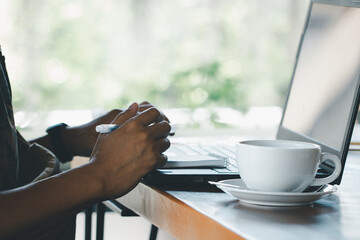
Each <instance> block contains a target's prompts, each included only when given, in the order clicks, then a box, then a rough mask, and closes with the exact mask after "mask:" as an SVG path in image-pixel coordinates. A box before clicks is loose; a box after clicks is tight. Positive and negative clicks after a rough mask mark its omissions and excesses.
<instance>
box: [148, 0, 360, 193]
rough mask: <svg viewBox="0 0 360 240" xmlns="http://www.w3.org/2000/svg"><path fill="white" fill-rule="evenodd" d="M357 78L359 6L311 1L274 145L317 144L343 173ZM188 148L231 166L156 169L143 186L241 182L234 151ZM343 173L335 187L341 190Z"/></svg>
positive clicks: (339, 0)
mask: <svg viewBox="0 0 360 240" xmlns="http://www.w3.org/2000/svg"><path fill="white" fill-rule="evenodd" d="M359 73H360V0H312V1H311V2H310V6H309V10H308V14H307V18H306V22H305V27H304V30H303V33H302V37H301V40H300V44H299V48H298V52H297V56H296V61H295V66H294V70H293V74H292V79H291V83H290V86H289V91H288V96H287V99H286V102H285V106H284V110H283V114H282V119H281V122H280V125H279V126H278V131H277V134H276V139H283V140H296V141H306V142H312V143H316V144H319V145H320V146H321V147H322V150H323V151H326V152H330V153H333V154H335V155H337V156H338V157H339V158H340V159H341V162H342V165H343V168H344V166H345V161H346V156H347V152H348V149H349V144H350V140H351V136H352V132H353V128H354V124H355V121H356V116H357V113H358V108H359V84H360V74H359ZM185 147H186V146H185ZM189 147H190V148H189V149H190V150H191V149H192V150H194V151H195V152H196V151H198V152H199V154H204V153H205V152H206V151H209V152H211V151H212V150H214V151H215V152H214V153H215V154H217V155H221V156H224V157H227V158H228V160H229V161H228V163H229V164H228V166H227V167H226V168H224V167H221V168H217V167H213V168H211V167H209V168H184V169H158V170H155V171H153V172H151V173H149V174H148V175H146V176H145V177H144V180H145V181H147V182H150V183H153V184H157V185H171V186H203V185H204V184H208V181H220V180H224V179H231V178H239V175H238V171H237V168H236V164H235V159H234V158H235V145H233V146H230V147H229V146H225V148H224V149H223V146H212V147H211V146H201V145H199V146H189ZM176 148H178V146H176V145H174V146H171V147H170V148H169V150H168V151H167V152H165V154H172V151H174V150H175V152H176V151H177V152H179V149H176ZM189 149H188V150H185V151H183V152H186V153H188V152H189ZM183 157H184V159H185V158H188V156H185V155H184V156H183ZM178 158H179V156H178ZM333 167H334V166H333V165H332V163H331V162H327V161H325V163H323V164H322V165H321V166H320V169H319V171H318V175H320V176H327V175H328V174H329V173H331V172H332V170H333ZM342 173H343V172H341V174H340V176H339V177H338V178H337V179H336V180H335V181H334V182H333V184H340V182H341V177H342ZM240 177H241V176H240Z"/></svg>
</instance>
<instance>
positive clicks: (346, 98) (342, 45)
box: [277, 1, 360, 181]
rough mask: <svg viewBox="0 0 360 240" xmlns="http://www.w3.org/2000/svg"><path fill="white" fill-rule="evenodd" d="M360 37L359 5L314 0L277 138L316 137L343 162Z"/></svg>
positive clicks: (352, 113) (352, 111) (359, 68)
mask: <svg viewBox="0 0 360 240" xmlns="http://www.w3.org/2000/svg"><path fill="white" fill-rule="evenodd" d="M359 5H360V4H359ZM359 43H360V8H357V7H349V6H338V5H331V4H323V3H317V1H313V3H312V6H311V8H310V11H309V15H308V19H307V23H306V26H305V30H304V33H303V36H302V40H301V44H300V48H299V51H298V56H297V62H296V66H295V70H294V72H293V78H292V83H291V87H290V91H289V94H288V99H287V103H286V106H285V111H284V114H283V118H282V121H281V124H280V127H279V130H278V134H277V138H278V139H290V140H300V141H310V142H314V143H318V144H320V145H321V146H322V149H323V151H327V152H332V153H334V154H336V155H337V156H338V157H339V158H340V159H341V160H342V162H343V164H344V163H345V159H346V153H347V149H348V144H349V141H350V137H351V133H352V129H353V124H354V121H355V116H356V113H357V109H358V101H359V99H358V94H359V93H358V92H359V81H360V76H359V74H360V44H359ZM340 179H341V177H340V178H339V181H340Z"/></svg>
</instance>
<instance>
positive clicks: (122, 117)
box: [112, 103, 139, 125]
mask: <svg viewBox="0 0 360 240" xmlns="http://www.w3.org/2000/svg"><path fill="white" fill-rule="evenodd" d="M138 109H139V105H138V104H137V103H133V104H131V105H130V107H129V108H128V109H126V110H125V111H124V112H122V113H120V114H118V115H117V116H116V118H115V119H114V121H113V122H112V123H114V124H118V125H122V124H124V123H125V122H126V121H128V120H129V119H131V118H133V117H135V116H136V115H137V112H138Z"/></svg>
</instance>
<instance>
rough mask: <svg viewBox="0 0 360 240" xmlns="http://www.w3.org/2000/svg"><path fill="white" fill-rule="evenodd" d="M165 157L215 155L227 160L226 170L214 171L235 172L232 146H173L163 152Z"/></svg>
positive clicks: (218, 170) (217, 169)
mask: <svg viewBox="0 0 360 240" xmlns="http://www.w3.org/2000/svg"><path fill="white" fill-rule="evenodd" d="M165 154H166V155H167V156H173V157H177V156H184V155H190V156H191V155H192V156H196V155H208V154H215V155H219V156H222V157H226V158H227V159H228V165H227V167H226V168H214V170H215V171H217V172H220V173H223V172H234V171H235V172H237V167H236V161H235V149H234V146H232V145H226V144H219V145H211V146H209V145H186V144H174V145H171V147H170V148H169V149H168V150H167V151H166V152H165Z"/></svg>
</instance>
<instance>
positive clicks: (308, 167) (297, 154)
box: [236, 140, 341, 192]
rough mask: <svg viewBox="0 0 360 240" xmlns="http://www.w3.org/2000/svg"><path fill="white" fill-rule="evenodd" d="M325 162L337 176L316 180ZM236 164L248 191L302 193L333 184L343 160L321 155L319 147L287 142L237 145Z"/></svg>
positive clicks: (255, 142)
mask: <svg viewBox="0 0 360 240" xmlns="http://www.w3.org/2000/svg"><path fill="white" fill-rule="evenodd" d="M325 160H330V161H332V162H333V163H334V165H335V170H334V172H333V173H332V174H331V175H330V176H328V177H325V178H315V175H316V172H317V170H318V167H319V165H320V163H322V162H323V161H325ZM236 163H237V166H238V170H239V174H240V177H241V178H242V180H243V181H244V183H245V184H246V185H247V186H248V187H249V188H251V189H254V190H258V191H267V192H302V191H304V190H305V189H306V188H307V187H308V186H321V185H324V184H327V183H330V182H332V181H334V180H335V179H336V178H337V177H338V176H339V174H340V172H341V161H340V159H339V158H338V157H337V156H335V155H334V154H331V153H321V147H320V146H319V145H317V144H313V143H308V142H297V141H286V140H250V141H243V142H238V143H237V145H236Z"/></svg>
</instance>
